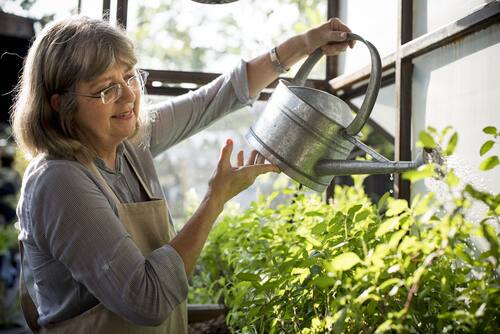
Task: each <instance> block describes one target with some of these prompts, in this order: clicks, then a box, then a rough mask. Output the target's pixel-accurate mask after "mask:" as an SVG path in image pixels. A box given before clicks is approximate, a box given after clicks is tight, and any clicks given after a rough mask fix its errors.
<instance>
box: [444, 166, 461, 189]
mask: <svg viewBox="0 0 500 334" xmlns="http://www.w3.org/2000/svg"><path fill="white" fill-rule="evenodd" d="M445 181H446V183H447V184H448V185H449V186H450V187H456V186H457V185H458V184H459V183H460V179H459V178H458V177H457V176H456V175H455V173H453V169H452V170H450V171H449V172H448V174H447V175H446V178H445Z"/></svg>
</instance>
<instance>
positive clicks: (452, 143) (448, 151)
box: [444, 132, 458, 156]
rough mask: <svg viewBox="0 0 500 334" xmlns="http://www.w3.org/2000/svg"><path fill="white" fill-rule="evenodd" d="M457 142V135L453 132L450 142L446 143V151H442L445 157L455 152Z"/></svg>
mask: <svg viewBox="0 0 500 334" xmlns="http://www.w3.org/2000/svg"><path fill="white" fill-rule="evenodd" d="M457 142H458V134H457V133H456V132H455V133H453V135H452V136H451V137H450V140H449V141H448V145H447V146H446V150H445V151H444V153H445V155H446V156H448V155H452V154H453V152H455V148H456V147H457Z"/></svg>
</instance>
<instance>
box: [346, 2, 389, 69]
mask: <svg viewBox="0 0 500 334" xmlns="http://www.w3.org/2000/svg"><path fill="white" fill-rule="evenodd" d="M397 3H398V2H397V1H395V0H379V1H368V0H342V1H340V8H341V13H340V18H341V19H342V21H344V22H345V23H346V24H347V25H348V26H349V28H351V30H352V31H353V32H354V33H356V34H358V35H360V36H361V37H363V38H364V39H366V40H367V41H370V42H371V43H372V44H373V45H374V46H375V47H376V48H377V50H378V52H379V53H380V56H381V57H382V58H383V57H384V56H387V55H389V54H391V53H393V52H394V51H396V43H397V39H396V36H397V35H396V33H397ZM368 64H370V53H369V52H368V49H367V48H366V46H365V45H364V44H362V43H357V44H356V46H355V47H354V49H348V50H347V52H346V53H345V54H341V55H340V61H339V67H340V68H339V73H351V72H354V71H356V70H358V69H360V68H362V67H364V66H366V65H368Z"/></svg>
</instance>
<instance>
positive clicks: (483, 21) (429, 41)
mask: <svg viewBox="0 0 500 334" xmlns="http://www.w3.org/2000/svg"><path fill="white" fill-rule="evenodd" d="M499 22H500V1H498V0H496V1H492V2H489V3H487V4H485V5H483V6H480V7H479V8H477V9H476V10H475V11H473V12H472V13H470V14H469V15H466V16H464V17H463V18H461V19H458V20H456V21H454V22H452V23H450V24H448V25H446V26H444V27H442V28H439V29H437V30H435V31H433V32H430V33H427V34H425V35H422V36H420V37H418V38H415V39H413V40H410V41H408V42H406V43H405V44H403V45H402V46H401V48H400V50H399V52H400V57H401V58H402V59H413V58H416V57H418V56H421V55H423V54H426V53H429V52H431V51H433V50H435V49H437V48H440V47H442V46H445V45H447V44H449V43H452V42H454V41H456V40H458V39H460V38H463V37H464V36H467V35H470V34H473V33H475V32H477V31H479V30H482V29H484V28H486V27H489V26H491V25H493V24H497V23H499ZM395 66H396V53H392V54H390V55H388V56H386V57H384V58H382V70H383V71H384V72H385V71H386V70H388V69H390V68H394V67H395ZM370 69H371V67H370V66H365V67H363V68H362V69H360V70H358V71H356V72H353V73H349V74H345V75H342V76H339V77H337V78H334V79H332V80H330V82H329V84H330V88H331V90H332V91H334V92H336V91H340V90H344V91H348V90H349V89H350V88H351V87H352V86H353V85H354V84H357V83H360V82H363V84H364V85H366V84H367V81H368V78H369V76H370ZM384 76H385V73H383V74H382V80H383V78H384ZM365 90H366V89H365Z"/></svg>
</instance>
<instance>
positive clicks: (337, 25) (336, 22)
mask: <svg viewBox="0 0 500 334" xmlns="http://www.w3.org/2000/svg"><path fill="white" fill-rule="evenodd" d="M330 28H331V29H332V30H341V31H346V32H351V29H349V27H348V26H347V25H346V24H345V23H344V22H342V21H341V20H340V19H339V18H338V17H334V18H332V19H330Z"/></svg>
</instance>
